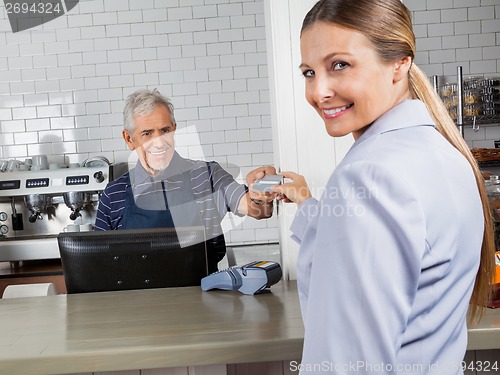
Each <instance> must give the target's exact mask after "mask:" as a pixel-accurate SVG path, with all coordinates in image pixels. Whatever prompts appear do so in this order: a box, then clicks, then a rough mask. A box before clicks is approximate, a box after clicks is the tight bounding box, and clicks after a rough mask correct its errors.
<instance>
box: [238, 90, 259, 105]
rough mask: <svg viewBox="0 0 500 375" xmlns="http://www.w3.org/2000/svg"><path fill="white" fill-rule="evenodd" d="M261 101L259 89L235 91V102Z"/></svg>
mask: <svg viewBox="0 0 500 375" xmlns="http://www.w3.org/2000/svg"><path fill="white" fill-rule="evenodd" d="M259 102H260V95H259V91H243V92H237V93H235V104H249V103H259Z"/></svg>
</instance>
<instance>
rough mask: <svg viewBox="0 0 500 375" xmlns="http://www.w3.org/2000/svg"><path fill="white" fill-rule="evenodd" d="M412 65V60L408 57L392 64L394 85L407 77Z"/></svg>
mask: <svg viewBox="0 0 500 375" xmlns="http://www.w3.org/2000/svg"><path fill="white" fill-rule="evenodd" d="M412 63H413V61H412V58H411V57H410V56H406V57H405V58H403V59H401V60H399V61H397V62H396V63H395V64H394V83H396V82H399V81H401V80H402V79H403V78H405V77H407V76H408V72H409V71H410V68H411V64H412Z"/></svg>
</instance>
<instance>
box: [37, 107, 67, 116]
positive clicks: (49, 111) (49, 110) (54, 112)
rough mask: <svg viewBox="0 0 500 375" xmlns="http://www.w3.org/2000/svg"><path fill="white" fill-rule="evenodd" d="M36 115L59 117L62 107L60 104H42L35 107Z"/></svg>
mask: <svg viewBox="0 0 500 375" xmlns="http://www.w3.org/2000/svg"><path fill="white" fill-rule="evenodd" d="M36 113H37V117H38V118H44V117H49V118H50V117H59V116H61V113H62V109H61V106H60V105H42V106H38V107H37V109H36Z"/></svg>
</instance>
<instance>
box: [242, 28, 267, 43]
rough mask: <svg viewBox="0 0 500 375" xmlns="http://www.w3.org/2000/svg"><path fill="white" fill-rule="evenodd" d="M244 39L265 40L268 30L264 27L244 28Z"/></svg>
mask: <svg viewBox="0 0 500 375" xmlns="http://www.w3.org/2000/svg"><path fill="white" fill-rule="evenodd" d="M243 33H244V39H245V40H265V39H266V30H265V28H264V27H252V28H247V29H244V31H243Z"/></svg>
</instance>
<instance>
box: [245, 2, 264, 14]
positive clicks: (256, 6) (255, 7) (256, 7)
mask: <svg viewBox="0 0 500 375" xmlns="http://www.w3.org/2000/svg"><path fill="white" fill-rule="evenodd" d="M243 14H264V2H263V1H255V2H247V3H243Z"/></svg>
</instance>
